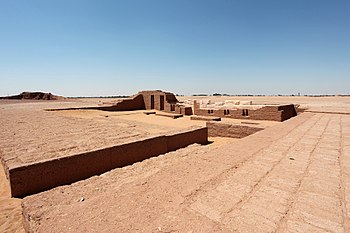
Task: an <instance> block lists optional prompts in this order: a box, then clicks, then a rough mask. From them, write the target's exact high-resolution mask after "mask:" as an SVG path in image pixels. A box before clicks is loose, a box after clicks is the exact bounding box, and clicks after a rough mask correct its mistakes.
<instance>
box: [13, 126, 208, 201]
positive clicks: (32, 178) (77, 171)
mask: <svg viewBox="0 0 350 233" xmlns="http://www.w3.org/2000/svg"><path fill="white" fill-rule="evenodd" d="M207 141H208V130H207V128H206V127H196V128H191V129H188V130H183V131H180V132H177V133H172V134H169V135H162V136H156V137H151V138H147V139H144V140H139V141H133V142H129V143H124V144H120V145H116V146H113V147H109V148H104V149H100V150H96V151H91V152H86V153H81V154H76V155H72V156H69V157H63V158H58V159H53V160H47V161H41V162H37V163H32V164H27V165H24V166H19V167H13V168H7V175H8V179H9V181H10V186H11V194H12V196H13V197H23V196H26V195H30V194H35V193H38V192H41V191H45V190H48V189H51V188H54V187H57V186H60V185H65V184H70V183H73V182H76V181H79V180H82V179H86V178H89V177H91V176H94V175H99V174H102V173H104V172H107V171H109V170H111V169H114V168H118V167H123V166H126V165H130V164H133V163H135V162H139V161H142V160H144V159H147V158H150V157H154V156H158V155H160V154H164V153H167V152H169V151H173V150H177V149H179V148H182V147H186V146H188V145H190V144H193V143H199V144H206V143H207Z"/></svg>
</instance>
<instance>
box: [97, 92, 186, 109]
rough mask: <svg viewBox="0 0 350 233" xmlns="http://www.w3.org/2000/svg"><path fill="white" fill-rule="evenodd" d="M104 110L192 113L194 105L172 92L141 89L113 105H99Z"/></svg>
mask: <svg viewBox="0 0 350 233" xmlns="http://www.w3.org/2000/svg"><path fill="white" fill-rule="evenodd" d="M97 109H99V110H104V111H130V110H151V109H155V110H159V111H164V112H169V113H176V114H183V115H192V107H191V106H190V105H185V104H183V103H180V102H179V101H178V100H177V99H176V96H175V95H174V94H173V93H170V92H164V91H160V90H155V91H141V92H139V93H137V94H136V95H133V96H131V97H130V98H127V99H123V100H121V101H119V102H117V103H115V104H114V105H112V106H101V107H97Z"/></svg>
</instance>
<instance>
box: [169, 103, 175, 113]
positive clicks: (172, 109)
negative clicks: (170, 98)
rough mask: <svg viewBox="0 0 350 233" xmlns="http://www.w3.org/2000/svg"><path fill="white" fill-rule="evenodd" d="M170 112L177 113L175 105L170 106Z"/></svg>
mask: <svg viewBox="0 0 350 233" xmlns="http://www.w3.org/2000/svg"><path fill="white" fill-rule="evenodd" d="M170 111H172V112H175V104H172V105H170Z"/></svg>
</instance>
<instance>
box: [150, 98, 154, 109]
mask: <svg viewBox="0 0 350 233" xmlns="http://www.w3.org/2000/svg"><path fill="white" fill-rule="evenodd" d="M151 109H154V95H151Z"/></svg>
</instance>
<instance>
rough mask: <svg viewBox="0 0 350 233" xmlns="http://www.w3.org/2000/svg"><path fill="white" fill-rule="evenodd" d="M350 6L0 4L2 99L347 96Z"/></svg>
mask: <svg viewBox="0 0 350 233" xmlns="http://www.w3.org/2000/svg"><path fill="white" fill-rule="evenodd" d="M349 12H350V1H348V0H344V1H338V0H328V1H325V0H312V1H311V0H275V1H272V0H255V1H253V0H241V1H238V0H237V1H236V0H231V1H229V0H211V1H205V0H203V1H199V0H198V1H194V0H176V1H175V0H172V1H171V0H147V1H146V0H124V1H118V0H111V1H107V0H59V1H57V0H55V1H54V0H41V1H39V0H30V1H28V0H23V1H16V0H0V95H9V94H17V93H19V92H22V91H24V90H30V91H45V92H52V93H55V94H59V95H64V96H100V95H130V94H133V93H135V92H137V91H139V90H146V89H163V90H167V91H172V92H174V93H178V94H194V93H208V94H212V93H214V92H219V93H229V94H296V93H298V92H301V93H302V94H337V93H342V94H350V13H349Z"/></svg>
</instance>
